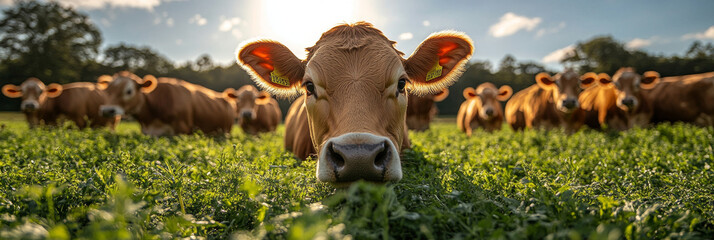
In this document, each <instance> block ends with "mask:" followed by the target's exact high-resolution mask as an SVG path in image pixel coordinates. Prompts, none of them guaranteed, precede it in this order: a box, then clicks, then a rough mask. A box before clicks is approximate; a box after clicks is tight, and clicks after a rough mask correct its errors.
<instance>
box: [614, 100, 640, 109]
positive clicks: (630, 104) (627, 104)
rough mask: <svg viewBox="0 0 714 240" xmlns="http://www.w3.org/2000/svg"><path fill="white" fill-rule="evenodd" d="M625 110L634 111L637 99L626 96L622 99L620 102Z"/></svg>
mask: <svg viewBox="0 0 714 240" xmlns="http://www.w3.org/2000/svg"><path fill="white" fill-rule="evenodd" d="M618 105H620V107H621V108H623V110H626V111H632V110H634V109H636V108H637V99H635V98H633V97H626V98H623V99H622V100H620V102H619V104H618Z"/></svg>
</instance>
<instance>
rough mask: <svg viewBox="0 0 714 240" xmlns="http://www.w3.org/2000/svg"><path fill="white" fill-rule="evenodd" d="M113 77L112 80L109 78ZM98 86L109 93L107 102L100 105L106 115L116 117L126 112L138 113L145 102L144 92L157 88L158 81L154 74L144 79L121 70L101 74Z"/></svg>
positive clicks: (100, 109) (101, 110) (102, 112)
mask: <svg viewBox="0 0 714 240" xmlns="http://www.w3.org/2000/svg"><path fill="white" fill-rule="evenodd" d="M109 78H111V80H109ZM97 82H98V86H100V88H103V87H102V86H103V85H105V86H106V87H105V88H104V91H105V92H106V93H107V98H108V101H107V104H104V105H102V106H100V107H99V112H100V113H101V115H102V116H104V117H115V116H120V115H125V114H129V115H131V114H136V113H138V112H139V111H140V110H141V107H143V105H144V104H145V96H144V94H147V93H150V92H152V91H154V89H156V85H157V84H158V81H157V80H156V78H155V77H154V76H151V75H146V76H145V77H144V79H141V78H139V77H138V76H136V75H134V74H132V73H129V72H126V71H125V72H119V73H117V74H114V76H112V77H109V76H108V75H105V76H101V77H99V79H97Z"/></svg>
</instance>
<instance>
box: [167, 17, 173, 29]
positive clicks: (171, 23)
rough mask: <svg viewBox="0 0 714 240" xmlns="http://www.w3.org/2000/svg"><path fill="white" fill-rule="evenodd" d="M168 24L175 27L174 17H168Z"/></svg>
mask: <svg viewBox="0 0 714 240" xmlns="http://www.w3.org/2000/svg"><path fill="white" fill-rule="evenodd" d="M166 26H169V27H173V26H174V19H173V18H168V19H166Z"/></svg>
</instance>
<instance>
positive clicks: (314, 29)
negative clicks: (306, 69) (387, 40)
mask: <svg viewBox="0 0 714 240" xmlns="http://www.w3.org/2000/svg"><path fill="white" fill-rule="evenodd" d="M365 3H366V1H364V2H360V5H364V4H365ZM358 8H359V6H358V3H357V1H356V0H330V1H325V0H301V1H297V0H265V1H261V6H260V9H261V10H260V15H259V16H258V19H259V20H258V24H257V25H258V26H260V27H259V28H258V29H256V30H257V32H258V35H259V36H262V37H268V38H272V39H275V40H278V41H280V42H281V43H283V44H285V46H287V47H288V48H290V50H292V51H293V53H295V55H296V56H298V57H300V58H304V57H305V55H306V53H305V48H306V47H310V46H312V45H313V44H315V42H316V41H317V40H318V39H319V38H320V35H321V34H322V33H323V32H325V31H327V30H328V29H330V28H332V27H334V26H335V25H338V24H341V23H350V22H355V21H359V20H363V19H357V16H358V14H357V13H358V10H359V9H358Z"/></svg>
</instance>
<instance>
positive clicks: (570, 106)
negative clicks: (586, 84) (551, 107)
mask: <svg viewBox="0 0 714 240" xmlns="http://www.w3.org/2000/svg"><path fill="white" fill-rule="evenodd" d="M578 107H580V103H579V102H578V100H577V99H575V98H566V99H564V100H563V101H561V102H560V104H559V106H558V108H559V109H560V111H563V112H566V113H569V112H572V111H574V110H575V109H577V108H578Z"/></svg>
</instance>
